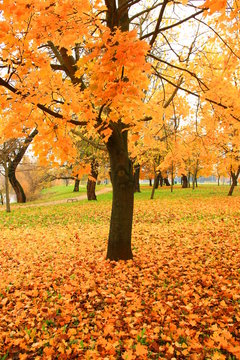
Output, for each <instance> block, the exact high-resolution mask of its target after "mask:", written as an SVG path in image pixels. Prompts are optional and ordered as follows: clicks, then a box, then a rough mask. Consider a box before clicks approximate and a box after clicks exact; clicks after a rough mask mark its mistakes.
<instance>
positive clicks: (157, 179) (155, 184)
mask: <svg viewBox="0 0 240 360" xmlns="http://www.w3.org/2000/svg"><path fill="white" fill-rule="evenodd" d="M161 179H162V175H161V173H158V174H156V175H155V177H154V183H153V184H154V185H153V186H154V189H158V187H159V182H160V180H161ZM161 186H162V185H161Z"/></svg>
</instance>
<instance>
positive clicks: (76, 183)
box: [73, 176, 80, 192]
mask: <svg viewBox="0 0 240 360" xmlns="http://www.w3.org/2000/svg"><path fill="white" fill-rule="evenodd" d="M79 184H80V180H79V178H78V176H77V178H76V179H75V182H74V189H73V192H79Z"/></svg>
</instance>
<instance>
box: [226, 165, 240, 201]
mask: <svg viewBox="0 0 240 360" xmlns="http://www.w3.org/2000/svg"><path fill="white" fill-rule="evenodd" d="M239 174H240V166H239V167H238V170H237V172H236V173H234V172H233V171H231V179H232V184H231V187H230V189H229V192H228V196H232V194H233V190H234V188H235V186H237V179H238V176H239Z"/></svg>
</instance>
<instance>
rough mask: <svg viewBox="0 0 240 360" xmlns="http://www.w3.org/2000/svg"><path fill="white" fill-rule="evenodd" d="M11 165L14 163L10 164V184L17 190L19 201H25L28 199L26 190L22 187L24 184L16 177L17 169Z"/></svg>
mask: <svg viewBox="0 0 240 360" xmlns="http://www.w3.org/2000/svg"><path fill="white" fill-rule="evenodd" d="M11 165H12V164H10V166H9V172H8V178H9V181H10V184H11V185H12V187H13V190H14V191H15V194H16V197H17V202H18V203H25V202H26V201H27V199H26V195H25V192H24V190H23V188H22V185H21V184H20V182H19V181H18V180H17V178H16V174H15V171H16V169H15V168H14V167H13V166H11Z"/></svg>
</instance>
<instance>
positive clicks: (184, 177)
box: [181, 174, 188, 189]
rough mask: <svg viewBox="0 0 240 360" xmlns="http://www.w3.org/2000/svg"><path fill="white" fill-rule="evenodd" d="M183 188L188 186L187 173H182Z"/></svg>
mask: <svg viewBox="0 0 240 360" xmlns="http://www.w3.org/2000/svg"><path fill="white" fill-rule="evenodd" d="M181 181H182V188H183V189H186V188H187V187H188V178H187V176H186V175H184V174H182V179H181Z"/></svg>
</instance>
